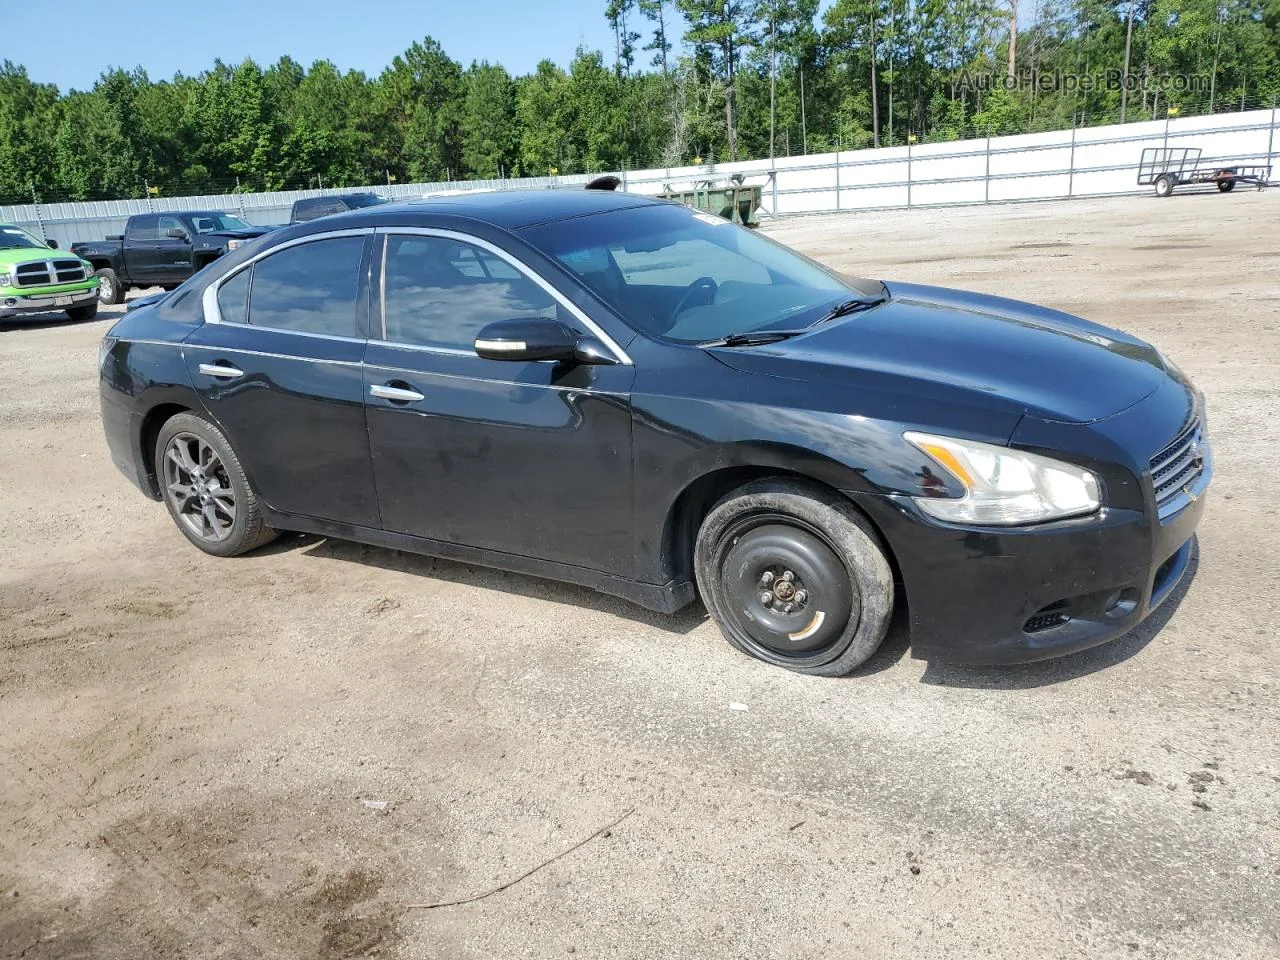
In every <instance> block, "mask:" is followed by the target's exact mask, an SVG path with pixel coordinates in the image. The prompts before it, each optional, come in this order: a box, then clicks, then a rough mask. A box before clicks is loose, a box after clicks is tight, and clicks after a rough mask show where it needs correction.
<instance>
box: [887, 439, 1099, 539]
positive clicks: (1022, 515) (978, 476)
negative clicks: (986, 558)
mask: <svg viewBox="0 0 1280 960" xmlns="http://www.w3.org/2000/svg"><path fill="white" fill-rule="evenodd" d="M903 438H904V439H905V440H907V442H908V443H910V444H912V445H913V446H915V447H917V448H918V449H920V450H921V451H923V452H924V453H925V454H926V455H927V456H929V458H930V459H932V460H933V462H934V463H935V464H936V465H938V466H940V467H942V469H943V470H945V471H946V472H947V473H948V474H950V475H951V476H953V477H955V479H956V480H957V481H958V482H959V483H960V484H961V485H963V486H964V488H965V494H964V496H963V497H916V498H915V502H916V505H917V506H919V507H920V509H921V510H923V511H924V512H925V513H927V514H929V515H930V516H932V517H936V518H937V519H939V520H944V521H946V522H948V523H974V524H990V525H995V526H1008V525H1012V524H1022V523H1043V522H1044V521H1046V520H1060V519H1062V518H1064V517H1078V516H1082V515H1084V514H1088V513H1093V512H1094V511H1095V510H1097V509H1098V508H1099V507H1100V506H1101V505H1102V501H1101V498H1100V497H1099V493H1098V490H1099V487H1098V478H1097V477H1096V476H1094V474H1092V473H1091V472H1090V471H1088V470H1086V469H1084V468H1083V467H1078V466H1075V465H1074V464H1070V463H1063V462H1061V461H1059V460H1051V459H1049V458H1048V457H1041V456H1038V455H1037V454H1034V453H1026V452H1025V451H1022V450H1011V449H1009V448H1008V447H997V446H995V445H994V444H990V443H979V442H977V441H976V440H957V439H955V438H953V437H939V436H934V435H933V434H928V433H915V432H908V433H904V434H903Z"/></svg>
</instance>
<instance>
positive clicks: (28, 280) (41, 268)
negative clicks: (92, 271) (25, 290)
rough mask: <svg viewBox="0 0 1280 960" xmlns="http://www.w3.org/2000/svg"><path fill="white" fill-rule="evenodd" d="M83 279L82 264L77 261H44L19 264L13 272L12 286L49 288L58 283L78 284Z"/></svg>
mask: <svg viewBox="0 0 1280 960" xmlns="http://www.w3.org/2000/svg"><path fill="white" fill-rule="evenodd" d="M83 279H84V264H83V263H81V262H80V261H79V260H44V261H42V262H40V263H20V264H18V268H17V270H15V271H14V280H15V283H14V286H17V287H51V286H53V285H54V284H58V283H79V282H80V281H81V280H83Z"/></svg>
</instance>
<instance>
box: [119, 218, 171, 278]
mask: <svg viewBox="0 0 1280 960" xmlns="http://www.w3.org/2000/svg"><path fill="white" fill-rule="evenodd" d="M159 230H160V216H159V215H158V214H154V213H147V214H142V215H140V216H136V217H130V218H129V222H128V224H127V225H126V226H125V234H124V245H123V246H122V247H121V250H122V251H123V254H124V268H125V273H127V274H128V277H127V278H125V277H121V278H120V279H121V280H122V281H125V282H127V283H131V284H133V285H135V286H139V287H149V286H152V285H153V284H156V283H158V282H159V281H158V280H157V279H156V277H157V274H158V273H159V261H160V256H161V250H160V235H159Z"/></svg>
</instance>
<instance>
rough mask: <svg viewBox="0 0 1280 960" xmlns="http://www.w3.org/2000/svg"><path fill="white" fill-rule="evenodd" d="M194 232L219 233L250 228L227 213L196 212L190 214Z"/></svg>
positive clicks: (250, 228)
mask: <svg viewBox="0 0 1280 960" xmlns="http://www.w3.org/2000/svg"><path fill="white" fill-rule="evenodd" d="M191 223H192V225H193V226H194V227H195V228H196V233H219V232H221V231H223V230H252V229H253V227H251V226H250V225H249V224H247V223H245V222H244V221H243V220H241V219H240V218H239V217H233V216H231V214H229V213H196V214H192V216H191Z"/></svg>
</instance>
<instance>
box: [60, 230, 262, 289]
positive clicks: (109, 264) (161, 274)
mask: <svg viewBox="0 0 1280 960" xmlns="http://www.w3.org/2000/svg"><path fill="white" fill-rule="evenodd" d="M274 229H276V228H275V227H254V226H250V225H249V224H247V223H245V222H244V221H243V220H241V219H240V218H239V217H233V216H231V215H230V214H228V213H222V212H220V211H216V210H212V211H211V210H195V211H189V212H186V213H143V214H138V215H137V216H133V217H130V218H129V222H128V223H127V224H126V225H125V229H124V234H123V235H122V236H113V237H107V239H106V240H99V241H90V242H88V243H73V244H72V245H71V252H72V253H74V254H75V255H76V256H78V257H80V258H82V259H84V260H88V261H89V262H90V263H91V264H93V269H94V275H95V276H96V277H97V278H98V283H99V285H100V286H99V297H100V299H101V301H102V302H103V303H119V302H120V301H121V300H123V299H124V298H125V294H126V293H128V292H129V289H130V288H131V287H164V288H165V289H166V290H172V289H173V288H174V287H176V286H178V284H180V283H182V281H183V280H186V279H187V277H189V276H191V275H192V274H193V273H195V272H196V271H197V270H200V269H202V268H203V267H205V266H207V265H208V264H210V263H212V262H213V261H214V260H217V259H218V257H220V256H222V255H223V254H224V253H227V252H228V251H231V250H234V249H235V248H236V247H238V246H240V245H241V244H242V243H248V242H249V241H250V240H253V239H255V238H256V237H260V236H262V235H263V234H264V233H270V232H271V231H272V230H274Z"/></svg>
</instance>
